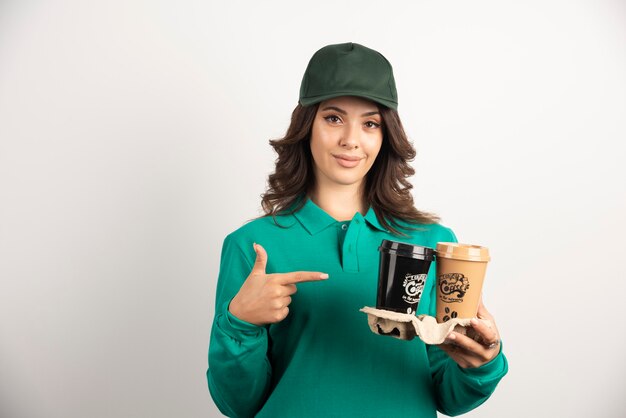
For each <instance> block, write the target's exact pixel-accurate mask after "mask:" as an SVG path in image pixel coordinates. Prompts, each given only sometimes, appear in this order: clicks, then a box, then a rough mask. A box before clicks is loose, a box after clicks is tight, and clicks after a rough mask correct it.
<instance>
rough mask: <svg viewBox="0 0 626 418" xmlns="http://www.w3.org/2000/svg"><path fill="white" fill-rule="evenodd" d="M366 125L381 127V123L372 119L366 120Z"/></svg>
mask: <svg viewBox="0 0 626 418" xmlns="http://www.w3.org/2000/svg"><path fill="white" fill-rule="evenodd" d="M365 125H367V127H368V128H380V124H379V123H376V122H373V121H371V120H369V121H367V122H365Z"/></svg>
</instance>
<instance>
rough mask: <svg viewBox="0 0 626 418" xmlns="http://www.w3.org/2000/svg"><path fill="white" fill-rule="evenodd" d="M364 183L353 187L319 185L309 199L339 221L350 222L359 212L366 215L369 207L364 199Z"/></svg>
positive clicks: (352, 185)
mask: <svg viewBox="0 0 626 418" xmlns="http://www.w3.org/2000/svg"><path fill="white" fill-rule="evenodd" d="M362 189H363V183H359V184H351V185H340V184H332V185H324V186H321V185H319V183H318V184H317V185H316V187H315V188H314V190H313V192H312V193H310V194H309V197H310V198H311V200H312V201H313V203H315V204H316V205H317V206H319V207H320V208H321V209H322V210H324V212H326V213H328V214H329V215H330V216H331V217H333V218H334V219H336V220H338V221H349V220H351V219H352V218H353V217H354V214H355V213H357V212H359V213H360V214H361V215H365V213H366V212H367V209H368V207H367V205H366V204H365V202H364V199H363V190H362Z"/></svg>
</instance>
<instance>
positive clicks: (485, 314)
mask: <svg viewBox="0 0 626 418" xmlns="http://www.w3.org/2000/svg"><path fill="white" fill-rule="evenodd" d="M478 317H479V318H481V319H491V318H492V316H491V314H490V313H489V311H488V310H487V308H485V305H484V304H483V296H482V294H481V295H480V302H479V303H478Z"/></svg>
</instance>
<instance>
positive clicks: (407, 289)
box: [402, 273, 427, 304]
mask: <svg viewBox="0 0 626 418" xmlns="http://www.w3.org/2000/svg"><path fill="white" fill-rule="evenodd" d="M426 277H427V275H426V274H411V273H407V275H406V276H405V277H404V281H403V282H402V286H404V293H405V294H404V295H402V300H404V301H405V302H406V303H411V304H413V303H417V302H419V301H420V298H421V297H422V290H423V289H424V283H425V282H426Z"/></svg>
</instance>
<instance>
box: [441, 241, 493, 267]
mask: <svg viewBox="0 0 626 418" xmlns="http://www.w3.org/2000/svg"><path fill="white" fill-rule="evenodd" d="M435 253H436V254H437V257H442V258H452V259H455V260H466V261H482V262H487V261H489V260H491V257H489V249H488V248H487V247H481V246H480V245H473V244H461V243H458V242H438V243H437V249H436V250H435Z"/></svg>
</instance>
